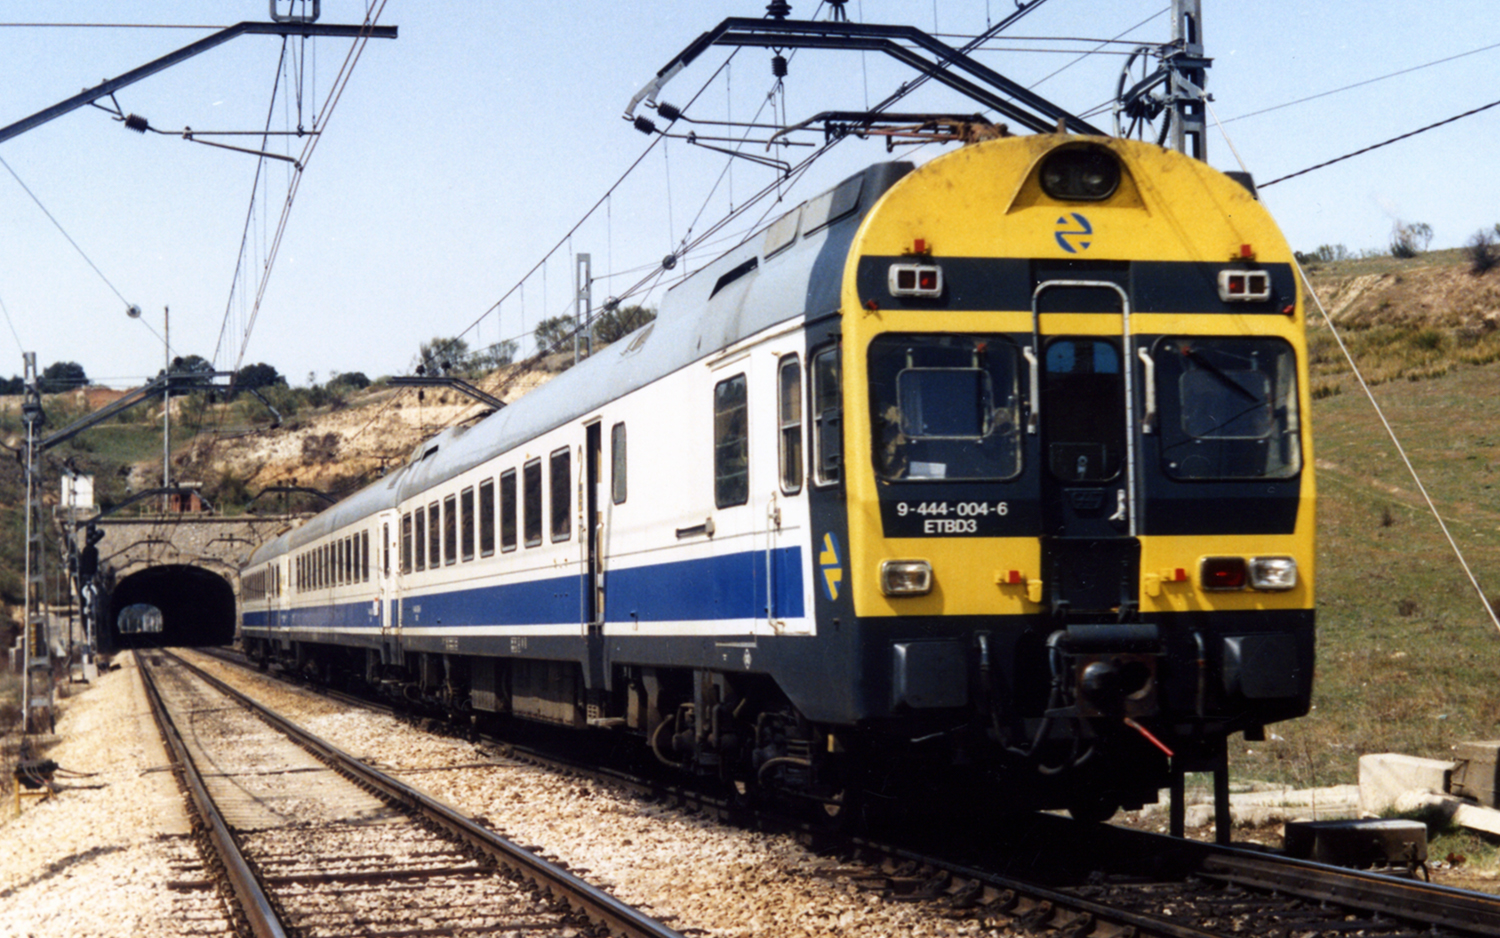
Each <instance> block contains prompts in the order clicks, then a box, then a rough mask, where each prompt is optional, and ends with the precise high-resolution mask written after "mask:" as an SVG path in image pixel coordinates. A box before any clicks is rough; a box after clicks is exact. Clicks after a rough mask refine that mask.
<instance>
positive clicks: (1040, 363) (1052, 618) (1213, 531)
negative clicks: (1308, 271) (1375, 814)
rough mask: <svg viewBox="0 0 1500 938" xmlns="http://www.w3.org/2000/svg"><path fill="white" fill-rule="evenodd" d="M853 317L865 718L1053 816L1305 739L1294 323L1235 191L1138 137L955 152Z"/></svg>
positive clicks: (1260, 228) (855, 266) (1297, 321)
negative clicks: (998, 773) (1229, 745)
mask: <svg viewBox="0 0 1500 938" xmlns="http://www.w3.org/2000/svg"><path fill="white" fill-rule="evenodd" d="M844 309H845V313H844V316H843V318H842V323H841V327H842V337H841V348H842V354H843V361H844V375H845V378H844V400H845V447H846V465H847V467H848V468H847V473H846V479H847V492H846V498H847V503H848V538H849V545H850V547H849V556H850V567H851V570H850V587H851V593H852V597H853V598H852V602H853V606H854V610H853V611H854V613H855V615H856V617H857V621H858V623H859V627H860V629H861V630H862V631H861V635H862V641H863V643H864V651H863V653H864V655H865V656H866V660H867V661H872V662H875V661H878V660H880V659H881V658H884V659H885V660H887V661H888V662H889V667H888V668H872V669H871V670H872V673H875V674H877V677H876V678H875V679H872V680H871V681H870V682H869V687H868V688H867V689H866V698H865V706H866V710H867V712H868V713H871V714H874V715H876V716H878V717H882V718H884V719H886V720H888V721H890V724H889V725H890V726H892V727H900V730H899V731H898V733H897V734H898V735H900V734H904V735H905V736H906V737H907V738H909V739H913V740H930V741H932V744H933V745H938V746H941V745H948V746H950V748H951V751H952V752H953V753H954V754H955V755H954V757H955V758H956V759H973V758H974V753H975V751H976V750H982V751H983V752H984V753H985V755H984V756H983V758H982V760H981V761H984V760H988V761H989V762H990V763H992V764H993V765H994V766H996V767H1000V768H1003V769H1004V770H1005V771H1007V772H1008V773H1010V775H1011V777H1013V778H1015V779H1026V780H1028V781H1027V782H1024V783H1017V784H1016V785H1015V786H1014V787H1013V789H1012V793H1015V792H1018V791H1020V792H1026V793H1029V796H1030V797H1031V798H1032V799H1033V801H1034V802H1035V806H1039V807H1060V806H1067V805H1068V804H1069V803H1074V804H1076V802H1077V801H1078V793H1079V792H1083V791H1090V792H1093V791H1098V790H1099V789H1100V787H1101V786H1113V787H1114V788H1116V789H1118V794H1119V797H1118V798H1116V799H1115V800H1116V801H1117V802H1123V803H1137V802H1140V801H1143V800H1154V796H1155V791H1156V789H1157V788H1158V787H1160V786H1162V785H1164V784H1165V783H1166V779H1167V773H1168V771H1169V769H1170V767H1172V766H1173V765H1174V763H1175V766H1176V767H1177V768H1179V769H1181V768H1183V767H1187V768H1189V769H1193V770H1197V769H1200V768H1211V767H1212V765H1210V763H1214V762H1216V761H1217V760H1219V759H1221V758H1222V756H1223V753H1224V750H1225V746H1226V739H1227V737H1228V736H1229V735H1230V734H1231V733H1235V732H1244V733H1246V735H1247V736H1250V737H1253V736H1254V735H1255V734H1256V733H1258V732H1260V731H1261V729H1262V728H1263V727H1264V725H1265V724H1267V723H1271V722H1275V721H1278V720H1284V719H1289V718H1292V717H1296V716H1299V715H1301V714H1303V713H1305V712H1306V711H1307V708H1308V705H1309V698H1310V693H1311V676H1312V664H1313V612H1312V608H1313V584H1314V574H1315V571H1314V566H1313V559H1314V558H1313V507H1314V497H1313V492H1314V490H1313V479H1312V471H1311V465H1312V453H1311V442H1310V438H1309V435H1308V425H1307V419H1306V418H1307V413H1308V396H1307V390H1306V389H1307V380H1306V354H1305V343H1304V339H1303V319H1302V310H1301V303H1300V299H1299V296H1298V292H1297V287H1296V282H1295V278H1294V275H1293V270H1292V266H1291V252H1290V250H1289V249H1288V247H1287V245H1286V243H1285V241H1284V239H1283V238H1282V237H1281V235H1280V234H1279V232H1278V231H1277V230H1276V228H1275V225H1274V224H1273V223H1272V221H1271V220H1270V218H1269V216H1268V215H1267V214H1266V212H1265V211H1264V209H1263V208H1262V207H1261V206H1260V205H1259V203H1258V202H1257V201H1256V200H1255V198H1254V196H1253V195H1252V193H1251V192H1250V191H1248V190H1247V189H1246V188H1245V187H1244V186H1242V185H1241V184H1240V183H1238V182H1236V181H1234V180H1231V179H1229V178H1228V177H1225V176H1224V175H1222V174H1221V173H1219V172H1217V171H1216V170H1213V169H1212V168H1210V167H1208V166H1207V165H1205V164H1203V163H1200V162H1197V161H1195V160H1192V159H1190V158H1188V157H1185V156H1183V155H1181V154H1177V153H1173V152H1170V151H1165V150H1162V149H1160V148H1157V147H1153V146H1150V145H1146V144H1138V143H1132V142H1128V141H1121V140H1112V139H1109V140H1106V139H1102V138H1079V137H1068V136H1062V135H1040V136H1036V137H1027V138H1010V139H1004V140H998V141H992V142H988V143H983V144H978V145H975V146H969V147H965V148H963V149H961V150H958V151H955V152H953V153H950V154H948V155H945V156H943V157H940V158H938V159H935V160H933V161H932V162H930V163H928V164H926V165H924V166H922V167H921V168H919V169H917V170H915V171H914V172H912V173H911V174H910V175H908V176H907V177H905V178H904V179H902V180H901V181H900V182H899V183H898V184H897V185H895V186H893V187H892V188H891V189H890V190H889V191H888V192H887V193H886V194H885V195H884V196H883V197H882V199H881V200H880V201H879V202H878V203H877V204H876V205H875V206H874V208H873V209H872V210H871V211H870V213H869V214H868V216H867V217H866V219H865V221H864V223H863V225H862V227H861V229H860V231H859V233H858V234H857V235H856V237H855V241H854V245H853V248H852V250H851V255H850V263H849V265H848V269H847V272H846V276H845V286H844ZM887 674H888V675H889V684H888V685H887V684H886V683H885V677H884V675H887ZM959 721H967V722H965V723H964V726H965V729H964V730H962V731H960V730H957V729H955V728H954V727H955V726H956V725H957V724H958V722H959ZM976 740H977V741H978V742H977V743H976ZM1023 797H1024V795H1023Z"/></svg>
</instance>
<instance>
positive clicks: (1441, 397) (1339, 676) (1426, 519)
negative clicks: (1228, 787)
mask: <svg viewBox="0 0 1500 938" xmlns="http://www.w3.org/2000/svg"><path fill="white" fill-rule="evenodd" d="M1497 391H1500V365H1494V364H1491V365H1485V366H1474V365H1466V364H1456V365H1453V366H1451V368H1450V369H1449V370H1448V371H1447V373H1446V374H1444V375H1442V376H1441V377H1437V378H1434V379H1432V380H1426V381H1420V382H1410V381H1400V382H1391V383H1388V384H1384V385H1381V386H1379V387H1377V388H1376V389H1375V395H1376V398H1377V400H1379V401H1380V403H1381V405H1382V406H1383V407H1384V408H1385V410H1386V415H1387V418H1388V419H1389V420H1390V423H1391V425H1392V426H1393V427H1394V428H1395V430H1396V433H1397V435H1398V436H1399V437H1400V438H1401V440H1402V442H1403V445H1405V447H1406V448H1407V451H1408V454H1409V455H1410V457H1411V460H1412V462H1413V464H1414V465H1415V466H1416V468H1417V471H1418V472H1419V473H1420V474H1421V476H1422V479H1423V481H1424V482H1425V484H1426V486H1427V488H1428V491H1429V493H1430V494H1431V496H1432V498H1433V501H1434V502H1435V503H1436V505H1437V507H1438V510H1439V512H1440V513H1441V514H1442V516H1443V517H1444V519H1445V520H1447V522H1448V525H1449V529H1450V531H1451V532H1452V534H1453V537H1454V539H1455V540H1456V541H1457V543H1458V545H1459V546H1460V547H1461V548H1462V550H1463V551H1464V553H1465V555H1466V557H1467V558H1468V561H1469V564H1470V566H1471V568H1472V569H1473V572H1474V575H1475V576H1476V578H1477V579H1478V581H1479V583H1480V584H1481V586H1482V587H1483V588H1484V592H1485V595H1486V596H1488V597H1490V598H1491V599H1495V598H1497V597H1500V488H1497V486H1500V393H1497ZM1313 433H1314V439H1315V452H1316V457H1317V467H1318V496H1319V502H1318V577H1319V581H1318V586H1317V592H1318V659H1319V664H1318V671H1317V679H1316V682H1315V688H1314V696H1313V706H1314V710H1313V712H1312V713H1311V715H1309V716H1308V717H1306V718H1304V719H1301V720H1297V721H1292V722H1288V723H1283V724H1278V725H1276V726H1274V727H1270V728H1269V730H1270V733H1273V734H1274V736H1269V735H1268V739H1267V741H1266V742H1265V743H1241V742H1239V741H1235V742H1234V743H1233V744H1232V746H1231V755H1232V758H1233V759H1234V761H1235V774H1236V775H1239V776H1240V777H1244V778H1255V779H1264V780H1267V781H1273V782H1280V783H1289V784H1296V785H1312V784H1317V785H1326V784H1335V783H1340V782H1352V781H1354V780H1355V778H1356V774H1357V760H1358V757H1359V756H1360V755H1362V754H1365V753H1372V752H1388V751H1391V752H1404V753H1408V754H1411V755H1419V756H1429V757H1435V758H1448V757H1449V756H1450V754H1449V748H1450V747H1451V746H1452V744H1453V743H1455V742H1459V741H1462V740H1475V739H1486V738H1495V737H1496V736H1500V680H1496V672H1497V671H1500V633H1497V631H1496V628H1495V626H1494V624H1493V623H1492V622H1491V620H1490V618H1489V615H1488V614H1487V612H1486V611H1485V606H1484V604H1483V601H1482V600H1481V598H1480V596H1479V594H1478V593H1476V591H1475V589H1474V587H1473V585H1472V584H1471V583H1470V582H1469V580H1468V578H1467V577H1466V576H1465V574H1464V573H1463V571H1462V569H1461V567H1460V566H1459V564H1458V562H1457V560H1456V559H1455V557H1454V553H1453V550H1452V548H1451V547H1450V546H1449V545H1448V543H1447V540H1446V539H1445V537H1444V535H1443V533H1442V531H1441V530H1440V528H1439V527H1438V525H1437V522H1436V521H1435V520H1434V519H1433V517H1432V515H1431V513H1430V512H1429V510H1428V509H1427V507H1426V505H1425V503H1424V501H1423V499H1422V496H1421V494H1420V493H1419V492H1418V491H1417V488H1416V485H1415V484H1414V483H1413V481H1412V478H1411V476H1410V474H1409V473H1408V472H1407V470H1406V468H1405V466H1404V465H1403V464H1402V462H1401V459H1400V457H1399V455H1398V454H1397V452H1396V450H1395V447H1394V446H1393V444H1392V443H1391V441H1390V439H1389V437H1388V436H1387V435H1386V433H1385V430H1384V429H1383V428H1382V426H1381V424H1380V421H1379V419H1378V417H1377V416H1376V415H1375V413H1374V410H1373V409H1372V408H1371V406H1370V403H1369V401H1368V400H1367V399H1366V397H1365V396H1364V395H1363V394H1362V393H1359V392H1357V391H1354V392H1350V393H1344V394H1339V395H1336V396H1330V397H1324V398H1322V399H1320V400H1318V401H1316V402H1315V403H1314V405H1313ZM1278 737H1279V738H1278Z"/></svg>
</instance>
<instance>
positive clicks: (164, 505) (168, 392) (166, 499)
mask: <svg viewBox="0 0 1500 938" xmlns="http://www.w3.org/2000/svg"><path fill="white" fill-rule="evenodd" d="M161 345H162V353H161V360H162V366H161V374H162V377H163V378H165V379H166V383H165V384H164V385H163V386H162V389H161V487H162V488H164V489H169V488H171V487H172V307H170V306H163V307H162V308H161ZM171 498H172V496H170V495H167V494H165V493H163V495H162V497H161V513H162V514H167V513H168V512H169V511H170V510H171Z"/></svg>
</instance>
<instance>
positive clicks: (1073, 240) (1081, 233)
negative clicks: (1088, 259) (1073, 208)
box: [1053, 212, 1094, 254]
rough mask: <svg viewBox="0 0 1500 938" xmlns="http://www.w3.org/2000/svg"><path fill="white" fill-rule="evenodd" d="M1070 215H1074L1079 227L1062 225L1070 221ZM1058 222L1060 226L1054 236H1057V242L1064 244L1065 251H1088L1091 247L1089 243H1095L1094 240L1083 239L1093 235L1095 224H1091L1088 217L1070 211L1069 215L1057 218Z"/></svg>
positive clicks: (1074, 221) (1072, 252)
mask: <svg viewBox="0 0 1500 938" xmlns="http://www.w3.org/2000/svg"><path fill="white" fill-rule="evenodd" d="M1069 216H1071V217H1072V223H1073V224H1074V225H1076V226H1077V227H1071V228H1066V227H1062V226H1064V225H1067V224H1068V223H1069V222H1068V217H1069ZM1057 224H1058V226H1059V227H1058V229H1057V231H1056V232H1055V233H1054V235H1053V237H1055V238H1057V243H1058V244H1060V245H1062V249H1063V250H1064V251H1067V252H1068V253H1069V254H1077V253H1078V252H1079V251H1087V250H1088V249H1089V245H1090V244H1093V243H1094V242H1093V241H1092V240H1089V241H1085V240H1083V239H1084V238H1088V237H1090V236H1091V235H1093V233H1094V226H1093V225H1091V224H1089V220H1088V219H1087V218H1084V217H1083V216H1082V215H1080V214H1078V213H1077V212H1069V213H1068V215H1065V216H1063V217H1062V218H1059V219H1058V220H1057Z"/></svg>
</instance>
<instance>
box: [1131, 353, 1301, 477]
mask: <svg viewBox="0 0 1500 938" xmlns="http://www.w3.org/2000/svg"><path fill="white" fill-rule="evenodd" d="M1152 358H1153V359H1154V361H1155V364H1156V384H1157V394H1158V395H1159V397H1160V399H1161V437H1162V439H1161V443H1162V468H1163V470H1164V471H1165V472H1166V474H1167V475H1169V476H1171V477H1172V478H1174V479H1285V478H1290V477H1291V476H1294V475H1296V474H1297V472H1298V471H1299V470H1300V469H1301V468H1302V447H1301V442H1300V426H1299V421H1298V413H1297V370H1296V359H1295V356H1294V353H1293V352H1292V347H1291V346H1290V345H1288V344H1287V343H1286V342H1283V341H1282V340H1280V339H1228V338H1202V337H1192V338H1164V339H1162V340H1161V341H1159V342H1158V343H1157V344H1156V348H1155V351H1154V352H1153V354H1152Z"/></svg>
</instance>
